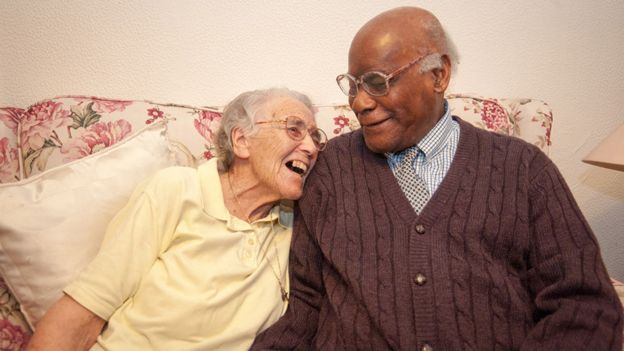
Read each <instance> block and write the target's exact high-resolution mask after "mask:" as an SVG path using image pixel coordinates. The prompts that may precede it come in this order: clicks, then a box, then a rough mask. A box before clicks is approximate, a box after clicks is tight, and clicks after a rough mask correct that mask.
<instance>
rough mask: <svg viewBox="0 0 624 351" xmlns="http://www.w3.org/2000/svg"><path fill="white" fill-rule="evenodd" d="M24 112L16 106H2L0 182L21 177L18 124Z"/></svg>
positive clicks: (8, 181)
mask: <svg viewBox="0 0 624 351" xmlns="http://www.w3.org/2000/svg"><path fill="white" fill-rule="evenodd" d="M22 112H24V110H23V109H21V108H16V107H2V108H0V183H10V182H15V181H17V180H19V179H20V174H19V154H18V147H17V125H18V120H19V116H20V115H21V114H22Z"/></svg>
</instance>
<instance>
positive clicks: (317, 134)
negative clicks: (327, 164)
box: [256, 116, 327, 151]
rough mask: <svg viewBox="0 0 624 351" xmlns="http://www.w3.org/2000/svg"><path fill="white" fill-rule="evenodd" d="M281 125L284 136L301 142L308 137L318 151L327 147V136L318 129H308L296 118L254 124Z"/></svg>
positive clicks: (302, 121) (290, 117)
mask: <svg viewBox="0 0 624 351" xmlns="http://www.w3.org/2000/svg"><path fill="white" fill-rule="evenodd" d="M265 123H273V124H282V125H283V127H284V129H285V130H286V134H288V136H289V137H290V138H291V139H292V140H295V141H301V140H303V139H304V138H305V137H306V135H308V134H309V135H310V138H312V142H313V143H314V146H315V147H316V149H317V150H318V151H323V149H325V145H327V134H325V132H324V131H323V130H322V129H320V128H309V129H308V127H307V126H306V123H305V121H304V120H303V119H301V118H299V117H297V116H287V117H286V118H283V119H271V120H268V121H258V122H256V124H265Z"/></svg>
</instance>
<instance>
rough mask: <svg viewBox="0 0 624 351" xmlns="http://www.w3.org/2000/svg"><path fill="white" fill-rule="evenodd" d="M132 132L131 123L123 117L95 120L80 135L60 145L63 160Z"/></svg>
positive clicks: (110, 142) (107, 145) (106, 145)
mask: <svg viewBox="0 0 624 351" xmlns="http://www.w3.org/2000/svg"><path fill="white" fill-rule="evenodd" d="M130 132H132V125H131V124H130V123H129V122H128V121H126V120H123V119H120V120H117V121H114V122H97V123H94V124H93V125H91V126H89V127H88V128H87V129H86V130H85V131H84V132H83V133H82V134H81V135H80V136H77V137H75V138H72V139H71V140H70V141H68V142H67V143H65V144H64V145H63V146H62V147H61V154H64V155H65V157H64V160H65V161H71V160H77V159H80V158H82V157H85V156H87V155H91V154H93V153H95V152H98V151H100V150H102V149H104V148H107V147H109V146H111V145H114V144H116V143H118V142H119V141H121V140H123V138H125V137H126V136H127V135H128V134H130Z"/></svg>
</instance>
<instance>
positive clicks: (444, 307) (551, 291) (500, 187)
mask: <svg viewBox="0 0 624 351" xmlns="http://www.w3.org/2000/svg"><path fill="white" fill-rule="evenodd" d="M456 120H458V121H459V123H460V130H461V132H460V139H459V145H458V148H457V152H456V154H455V158H454V160H453V163H452V165H451V168H450V169H449V171H448V173H447V175H446V177H445V178H444V180H443V182H442V183H441V184H440V187H439V188H438V189H437V191H436V192H435V193H434V194H433V196H432V198H431V199H430V201H429V203H428V204H427V206H426V207H425V208H424V209H423V211H422V212H421V214H420V216H418V215H416V214H415V213H414V212H413V210H412V207H411V206H410V204H409V202H408V200H407V198H406V197H405V196H404V195H403V193H402V191H401V189H400V188H399V186H398V184H397V182H396V180H395V177H394V176H393V174H392V172H391V170H390V168H389V167H388V165H387V163H386V159H385V158H384V156H382V155H378V154H374V153H372V152H370V151H369V150H368V149H367V148H366V146H365V144H364V142H363V138H362V133H361V132H360V131H356V132H354V133H351V134H348V135H344V136H341V137H338V138H335V139H334V140H332V141H331V142H330V144H329V145H328V147H327V149H326V150H325V151H324V152H323V153H321V156H320V157H319V160H318V163H317V165H316V167H315V168H314V170H313V172H312V174H311V175H310V176H309V179H308V181H307V184H306V189H305V195H304V197H303V198H302V199H301V200H300V202H299V208H298V217H297V220H296V223H295V229H294V233H293V241H292V247H291V256H290V274H291V299H290V306H289V308H288V311H287V312H286V314H285V316H284V317H282V319H280V320H279V321H278V322H277V323H276V324H275V325H273V326H272V327H271V328H269V329H268V330H267V331H265V332H264V333H263V334H261V335H260V336H259V337H258V338H257V339H256V342H255V344H254V346H253V347H252V349H254V350H267V349H272V350H273V349H282V350H292V349H296V350H308V349H315V350H376V351H379V350H421V349H422V350H428V349H432V350H518V349H522V350H556V351H569V350H620V349H621V348H622V323H623V322H622V321H623V319H622V307H621V305H620V302H619V300H618V299H617V296H616V293H615V291H614V289H613V287H612V285H611V284H610V280H609V277H608V275H607V272H606V270H605V267H604V265H603V262H602V259H601V256H600V251H599V248H598V244H597V242H596V238H595V237H594V235H593V233H592V231H591V229H590V228H589V225H588V224H587V222H586V221H585V219H584V218H583V215H582V214H581V211H580V210H579V208H578V206H577V204H576V203H575V201H574V199H573V197H572V194H571V193H570V191H569V189H568V187H567V185H566V184H565V182H564V180H563V178H562V177H561V174H560V173H559V171H558V170H557V168H556V167H555V166H554V164H553V163H552V162H551V161H550V160H549V159H548V157H547V156H545V155H544V154H543V153H542V152H541V151H540V150H538V149H537V148H536V147H534V146H532V145H529V144H528V143H526V142H524V141H522V140H519V139H516V138H511V137H506V136H502V135H497V134H494V133H490V132H487V131H484V130H480V129H477V128H475V127H473V126H471V125H469V124H468V123H466V122H464V121H461V120H459V119H458V118H456ZM427 345H428V346H427Z"/></svg>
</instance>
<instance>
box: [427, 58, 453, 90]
mask: <svg viewBox="0 0 624 351" xmlns="http://www.w3.org/2000/svg"><path fill="white" fill-rule="evenodd" d="M440 60H441V61H442V67H440V68H436V69H434V70H432V71H431V73H432V74H433V89H434V90H435V92H436V93H440V94H444V92H445V91H446V88H448V85H449V82H450V81H451V59H450V58H449V57H448V55H442V57H440Z"/></svg>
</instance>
